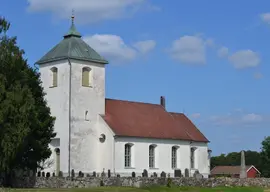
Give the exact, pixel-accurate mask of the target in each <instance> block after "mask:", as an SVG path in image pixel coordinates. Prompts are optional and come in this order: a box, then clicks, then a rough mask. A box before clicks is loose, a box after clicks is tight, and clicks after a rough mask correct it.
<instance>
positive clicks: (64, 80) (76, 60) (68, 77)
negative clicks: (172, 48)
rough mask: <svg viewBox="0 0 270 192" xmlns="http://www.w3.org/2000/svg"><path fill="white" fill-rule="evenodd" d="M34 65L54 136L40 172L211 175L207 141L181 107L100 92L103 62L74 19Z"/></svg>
mask: <svg viewBox="0 0 270 192" xmlns="http://www.w3.org/2000/svg"><path fill="white" fill-rule="evenodd" d="M36 63H37V64H38V65H39V70H40V74H41V80H42V86H43V88H44V91H45V93H46V96H45V98H46V100H47V103H48V105H49V107H50V108H51V114H52V116H55V117H56V121H55V132H56V133H57V135H56V137H55V138H54V139H52V141H51V143H50V148H51V150H52V155H51V157H50V159H48V164H47V165H48V166H47V167H45V169H44V170H43V171H45V172H50V173H51V174H52V173H55V174H56V175H58V173H59V171H61V172H62V173H63V174H64V175H70V174H71V170H72V169H73V170H74V171H75V173H76V174H77V173H78V172H79V171H82V172H83V173H84V174H90V175H92V174H93V172H96V173H97V174H101V173H102V172H103V171H104V172H105V173H107V171H108V170H110V171H111V173H112V175H116V174H120V176H131V174H132V172H135V173H136V175H137V176H138V175H139V176H141V175H142V172H143V170H144V169H146V170H147V171H148V174H149V175H151V174H153V173H154V172H156V173H157V174H158V176H160V173H161V172H162V171H164V172H165V173H166V174H170V175H171V176H173V175H174V170H175V169H180V170H181V172H182V174H183V175H184V172H185V170H188V172H189V175H190V176H192V175H193V174H194V172H195V171H199V173H201V174H202V175H203V176H204V177H205V178H207V177H208V175H209V174H210V150H209V149H208V143H209V141H208V139H207V138H206V137H205V136H204V135H203V133H201V132H200V131H199V129H198V128H197V127H196V126H195V125H194V124H193V123H192V122H191V120H190V119H188V117H187V116H185V115H184V114H183V113H172V112H169V111H167V109H166V106H165V97H160V103H158V104H150V103H142V102H136V101H124V100H116V99H109V98H106V97H105V72H106V69H105V68H106V65H107V64H108V61H107V60H106V59H104V58H103V57H102V56H100V55H99V54H98V53H97V52H96V51H95V50H94V49H93V48H91V47H90V46H89V45H88V44H87V43H85V42H84V41H83V40H82V36H81V35H80V33H79V32H78V31H77V30H76V28H75V25H74V17H72V24H71V27H70V29H69V31H68V33H67V34H66V35H64V38H63V40H62V41H61V42H60V43H59V44H57V45H56V46H55V47H53V48H52V49H51V50H50V51H49V52H48V53H47V54H45V55H44V56H43V57H42V58H41V59H40V60H39V61H37V62H36Z"/></svg>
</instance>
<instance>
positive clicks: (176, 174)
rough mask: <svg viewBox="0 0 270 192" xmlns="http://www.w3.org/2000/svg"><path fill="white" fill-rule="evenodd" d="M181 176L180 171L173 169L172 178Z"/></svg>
mask: <svg viewBox="0 0 270 192" xmlns="http://www.w3.org/2000/svg"><path fill="white" fill-rule="evenodd" d="M181 176H182V173H181V170H180V169H175V170H174V177H181Z"/></svg>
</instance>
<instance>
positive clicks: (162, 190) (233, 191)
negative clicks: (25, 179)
mask: <svg viewBox="0 0 270 192" xmlns="http://www.w3.org/2000/svg"><path fill="white" fill-rule="evenodd" d="M6 191H12V192H13V191H18V192H19V191H21V192H27V191H29V192H34V191H36V192H60V191H63V192H181V191H186V192H263V191H264V190H263V189H261V188H246V187H238V188H236V187H235V188H229V187H226V188H191V187H172V188H168V187H150V188H142V189H139V188H129V187H98V188H90V189H12V190H6ZM0 192H1V190H0Z"/></svg>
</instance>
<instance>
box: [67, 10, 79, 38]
mask: <svg viewBox="0 0 270 192" xmlns="http://www.w3.org/2000/svg"><path fill="white" fill-rule="evenodd" d="M74 18H75V16H74V9H72V15H71V22H72V23H71V26H70V28H69V31H68V33H67V34H66V35H64V38H69V37H79V38H80V37H82V36H81V34H80V33H79V32H78V31H77V30H76V27H75V24H74Z"/></svg>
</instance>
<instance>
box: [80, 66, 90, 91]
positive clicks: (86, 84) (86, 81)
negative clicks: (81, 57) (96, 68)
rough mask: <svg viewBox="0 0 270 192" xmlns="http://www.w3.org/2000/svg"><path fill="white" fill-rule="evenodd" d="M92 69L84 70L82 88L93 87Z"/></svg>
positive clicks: (85, 68)
mask: <svg viewBox="0 0 270 192" xmlns="http://www.w3.org/2000/svg"><path fill="white" fill-rule="evenodd" d="M91 78H92V77H91V68H89V67H84V68H82V86H84V87H90V86H91V83H92V82H91V80H92V79H91Z"/></svg>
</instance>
